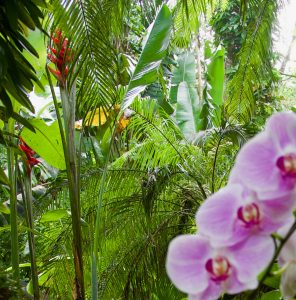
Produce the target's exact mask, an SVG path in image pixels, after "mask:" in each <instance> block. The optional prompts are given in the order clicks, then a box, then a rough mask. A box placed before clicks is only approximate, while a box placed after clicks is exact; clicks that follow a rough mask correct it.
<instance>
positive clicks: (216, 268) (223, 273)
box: [205, 256, 231, 282]
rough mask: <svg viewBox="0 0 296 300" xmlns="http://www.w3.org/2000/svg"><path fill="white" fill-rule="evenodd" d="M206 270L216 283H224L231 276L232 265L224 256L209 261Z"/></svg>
mask: <svg viewBox="0 0 296 300" xmlns="http://www.w3.org/2000/svg"><path fill="white" fill-rule="evenodd" d="M205 268H206V270H207V271H208V273H209V274H210V276H211V279H212V280H213V281H215V282H220V281H224V280H226V279H227V278H228V277H229V275H230V274H231V265H230V263H229V261H228V260H227V259H226V258H225V257H224V256H217V257H215V258H211V259H209V260H208V261H207V262H206V265H205Z"/></svg>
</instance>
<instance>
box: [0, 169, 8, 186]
mask: <svg viewBox="0 0 296 300" xmlns="http://www.w3.org/2000/svg"><path fill="white" fill-rule="evenodd" d="M0 183H2V184H6V185H9V180H8V178H7V176H6V174H5V173H4V171H3V169H2V168H1V167H0Z"/></svg>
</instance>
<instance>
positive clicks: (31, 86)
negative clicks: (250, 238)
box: [0, 0, 293, 300]
mask: <svg viewBox="0 0 296 300" xmlns="http://www.w3.org/2000/svg"><path fill="white" fill-rule="evenodd" d="M280 5H282V3H280V1H275V0H252V1H245V0H228V1H227V0H223V1H221V0H220V1H218V0H217V1H216V0H201V1H194V0H176V1H173V0H170V1H156V0H155V1H148V0H142V1H133V0H130V1H125V0H100V1H98V0H88V1H70V0H69V1H68V0H63V1H60V0H50V1H43V0H23V1H20V0H18V1H16V0H3V1H0V30H1V33H0V143H1V145H0V158H1V159H0V184H1V185H0V197H1V202H0V225H1V226H0V234H1V239H0V256H1V259H0V299H9V297H10V298H11V299H14V297H17V295H19V297H21V298H22V297H28V298H30V297H32V295H34V299H39V298H40V299H72V297H73V298H75V299H90V298H92V299H155V300H156V299H172V300H173V299H181V298H183V297H185V295H183V294H182V293H181V292H179V291H178V290H177V289H176V288H175V287H173V285H172V284H171V283H170V281H169V279H168V278H167V275H166V272H165V258H166V251H167V246H168V243H169V241H170V240H171V239H172V238H173V237H175V236H176V235H178V234H181V233H192V232H194V231H195V230H196V228H195V221H194V214H195V212H196V210H197V209H198V207H199V205H200V204H201V203H202V202H203V201H204V200H205V199H206V198H207V197H208V196H209V195H211V194H212V193H213V192H215V191H217V190H218V189H219V188H221V187H223V186H224V185H225V184H226V183H227V179H228V175H229V170H230V169H231V167H232V164H233V161H234V159H235V156H236V154H237V152H238V150H239V149H240V147H241V146H242V144H243V143H245V141H246V140H247V139H249V138H250V137H252V136H253V135H254V134H256V133H257V132H258V131H260V130H261V129H262V127H263V126H264V124H265V120H266V118H267V117H268V116H270V115H271V114H272V113H273V112H274V111H276V110H280V109H281V106H282V104H281V101H280V99H281V96H282V95H279V92H278V86H279V85H280V84H281V80H282V78H281V76H280V73H279V72H278V71H277V70H276V69H275V68H274V63H275V61H276V57H277V55H276V53H274V52H273V48H272V33H273V31H274V30H275V29H276V16H277V13H278V11H279V9H280ZM34 30H35V31H34ZM57 30H59V32H60V34H62V36H63V38H68V45H69V48H70V50H69V53H71V54H70V56H69V59H68V60H67V62H66V63H65V64H67V68H68V71H67V72H68V73H67V75H65V74H62V75H64V78H65V82H64V84H61V81H60V79H59V78H58V77H57V76H56V77H55V76H53V75H50V74H51V73H50V72H49V71H48V70H50V69H49V68H48V67H47V66H49V67H50V68H51V69H54V65H55V64H54V63H52V61H53V60H51V61H50V59H49V58H47V56H46V55H47V54H46V53H49V54H52V53H53V52H52V51H53V50H52V49H50V48H53V47H54V46H55V44H54V42H53V41H54V38H57V36H58V35H57ZM38 57H39V58H38ZM65 67H66V65H63V68H64V70H65ZM52 73H53V72H52ZM32 91H33V92H32ZM30 92H31V93H30ZM283 96H285V95H283ZM65 99H66V100H65ZM67 101H68V102H67ZM71 101H72V102H71ZM32 103H33V104H34V105H33V104H32ZM66 103H68V104H67V105H68V106H67V105H66ZM73 103H74V104H73ZM71 105H72V106H71ZM73 105H74V107H73ZM288 106H289V105H288ZM292 106H293V105H290V106H289V107H287V105H286V108H288V109H292ZM69 107H71V109H73V110H72V111H73V112H75V113H73V114H72V117H73V118H72V121H73V122H75V123H73V124H72V125H73V126H72V128H70V132H72V131H73V143H72V145H71V143H70V142H69V140H67V139H68V132H69V131H67V130H69V129H67V126H68V125H69V123H67V122H65V123H62V121H63V120H68V119H67V118H70V119H71V115H70V116H69V113H68V112H69V110H68V109H69ZM69 122H70V121H69ZM74 125H75V128H74ZM70 127H71V126H70ZM71 130H72V131H71ZM64 133H66V137H65V136H64V137H63V134H64ZM20 137H21V138H22V140H23V141H24V142H25V143H26V144H27V146H28V147H30V148H32V149H33V150H34V151H35V154H34V157H35V158H38V160H40V162H41V163H39V164H38V165H35V166H34V167H33V169H32V172H31V173H30V176H28V172H27V171H26V170H27V169H26V163H27V160H26V157H24V154H23V153H22V151H21V150H20V149H19V147H18V145H19V143H20ZM64 139H65V140H66V141H65V140H64ZM65 144H66V146H65ZM71 147H72V148H71ZM65 149H66V150H67V149H68V150H69V149H70V150H71V149H74V150H73V151H74V152H73V153H74V154H73V153H72V154H73V155H74V156H73V165H74V166H75V167H74V169H73V168H72V167H73V165H72V164H71V163H70V164H67V159H69V160H71V158H69V153H70V152H71V151H70V152H67V151H65ZM67 153H68V154H67ZM70 168H72V171H73V172H72V173H71V170H70ZM71 174H72V175H71ZM71 176H72V177H71ZM73 176H74V177H73ZM28 178H29V181H28ZM71 178H72V179H71ZM73 178H74V179H73ZM71 180H73V182H72V183H71ZM73 183H74V186H73ZM74 188H75V189H76V192H77V193H78V194H76V196H77V198H76V200H77V205H78V206H77V207H76V211H75V206H73V203H74V202H73V201H74V200H75V197H76V196H75V193H74V192H73V189H74ZM73 199H74V200H73ZM75 228H76V229H75ZM75 230H77V231H75ZM73 232H78V235H79V236H76V235H75V234H74V236H73ZM76 250H77V251H78V252H79V251H80V252H81V257H79V254H78V256H77V252H75V251H76ZM77 259H78V262H77ZM80 259H81V261H83V265H82V264H81V265H80V264H79V260H80ZM34 266H35V267H34ZM34 269H35V271H34ZM79 272H80V273H79ZM34 274H35V275H34ZM79 274H80V277H79ZM81 274H82V275H81ZM36 278H37V287H36ZM34 280H35V285H34ZM83 285H84V287H83ZM278 287H279V282H278V278H276V277H273V278H271V279H269V280H267V281H266V282H265V285H264V287H263V288H262V290H260V291H259V292H260V295H261V294H262V295H263V294H264V295H263V296H262V297H268V296H269V297H270V296H277V297H278V294H276V293H277V292H275V291H274V290H277V289H278ZM239 297H241V296H239ZM239 297H238V296H225V297H224V298H223V299H241V298H239ZM258 297H259V298H258V299H260V297H261V296H258ZM262 299H264V298H262ZM266 299H271V298H266ZM277 299H278V298H277Z"/></svg>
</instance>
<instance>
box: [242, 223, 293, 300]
mask: <svg viewBox="0 0 296 300" xmlns="http://www.w3.org/2000/svg"><path fill="white" fill-rule="evenodd" d="M295 230H296V221H295V222H294V223H293V225H292V226H291V228H290V230H289V231H288V233H287V234H286V236H285V237H284V238H283V239H282V241H281V242H280V245H279V246H278V247H277V249H276V251H275V253H274V255H273V258H272V260H271V262H270V263H269V265H268V267H267V268H266V270H265V272H264V275H263V276H262V278H261V279H260V281H259V285H258V287H257V289H256V290H254V291H253V292H252V293H251V294H250V295H249V297H248V299H249V300H253V299H255V296H256V294H257V292H258V290H259V289H260V287H261V286H262V285H263V284H264V281H265V279H266V278H267V277H268V276H269V275H270V271H271V270H272V267H273V264H274V261H275V260H276V259H277V257H278V256H279V254H280V252H281V250H282V249H283V247H284V245H285V244H286V242H287V241H288V239H289V238H290V236H291V235H292V234H293V233H294V232H295Z"/></svg>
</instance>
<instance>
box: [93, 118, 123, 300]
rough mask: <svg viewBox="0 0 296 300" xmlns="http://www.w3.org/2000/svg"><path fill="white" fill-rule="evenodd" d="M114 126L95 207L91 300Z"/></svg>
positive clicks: (94, 288)
mask: <svg viewBox="0 0 296 300" xmlns="http://www.w3.org/2000/svg"><path fill="white" fill-rule="evenodd" d="M117 118H118V117H117ZM118 119H119V118H118ZM115 124H116V119H115V121H114V124H113V132H112V137H111V140H110V144H109V149H108V154H107V158H106V162H105V166H104V170H103V175H102V180H101V184H100V189H99V199H98V206H97V212H96V223H95V233H94V245H93V251H92V260H91V273H92V279H91V299H92V300H97V299H98V278H97V259H98V250H99V248H100V245H99V233H100V215H101V208H102V202H103V193H104V187H105V181H106V175H107V168H108V164H109V159H110V154H111V148H112V143H113V141H114V138H115V134H116V125H115Z"/></svg>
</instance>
